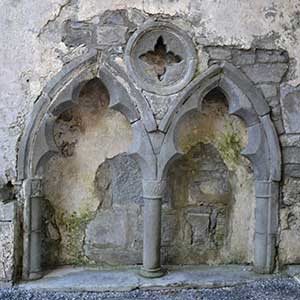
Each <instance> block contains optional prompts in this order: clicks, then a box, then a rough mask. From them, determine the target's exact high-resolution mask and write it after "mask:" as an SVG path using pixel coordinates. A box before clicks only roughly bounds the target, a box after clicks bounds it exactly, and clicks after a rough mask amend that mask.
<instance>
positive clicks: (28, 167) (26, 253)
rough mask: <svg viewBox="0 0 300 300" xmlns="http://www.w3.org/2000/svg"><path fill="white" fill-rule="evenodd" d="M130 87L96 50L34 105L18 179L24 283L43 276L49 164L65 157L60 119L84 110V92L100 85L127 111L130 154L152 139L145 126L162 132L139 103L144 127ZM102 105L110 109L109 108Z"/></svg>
mask: <svg viewBox="0 0 300 300" xmlns="http://www.w3.org/2000/svg"><path fill="white" fill-rule="evenodd" d="M124 82H127V77H126V75H125V74H124V73H122V70H120V69H118V67H117V66H116V65H114V63H113V62H111V61H109V59H107V60H105V62H103V61H101V62H99V55H98V53H97V51H96V50H90V51H89V52H88V53H87V54H85V55H83V56H81V57H79V58H77V59H75V60H74V61H72V62H71V63H69V64H68V65H66V66H65V67H64V68H63V69H62V71H61V72H60V73H59V74H58V75H57V76H56V77H54V79H52V80H51V81H50V82H49V84H48V85H47V86H46V87H45V89H44V90H43V92H42V94H41V95H40V97H39V98H38V99H37V101H36V103H35V104H34V108H33V112H32V114H31V116H30V121H29V123H28V125H27V126H26V129H25V131H24V133H23V136H22V138H21V141H20V144H19V151H18V180H19V182H20V185H21V187H22V188H21V192H20V198H21V199H20V200H21V203H23V215H20V218H21V222H22V224H23V240H22V244H23V254H22V278H23V279H25V280H30V279H37V278H40V277H41V276H42V275H43V270H42V226H43V225H42V214H43V209H42V205H41V203H42V202H43V201H42V200H43V199H44V197H45V194H44V189H43V185H44V175H45V172H46V168H48V165H47V163H48V162H49V160H50V158H51V157H53V156H54V155H55V154H60V153H61V149H58V146H60V145H58V144H57V140H55V136H54V129H55V125H56V124H57V119H58V118H60V117H61V116H62V115H63V114H66V113H67V112H68V111H70V110H71V109H74V108H76V107H77V108H78V107H80V106H79V100H80V98H81V97H82V96H81V93H82V91H87V90H86V89H87V88H89V87H91V88H93V85H94V86H97V87H96V89H99V88H100V89H102V90H103V93H104V94H107V95H106V96H105V95H104V100H103V101H104V102H105V101H107V100H108V101H109V108H112V109H114V110H116V111H119V112H121V114H122V115H124V116H125V118H126V119H127V121H128V122H129V124H130V125H131V128H132V132H133V136H132V138H130V139H129V140H128V141H123V142H125V144H126V143H130V142H132V145H133V147H131V148H130V149H128V151H127V153H128V154H129V155H130V154H132V156H134V157H135V158H138V157H139V155H138V154H137V153H135V152H136V151H135V150H136V149H135V148H136V147H137V145H139V144H142V143H143V140H144V137H147V134H146V133H145V132H146V128H145V127H147V128H148V130H153V128H155V127H156V124H155V122H154V119H153V115H152V113H151V112H150V111H149V110H147V108H143V106H144V107H145V103H143V102H142V101H139V105H140V106H141V107H142V108H141V111H142V116H143V119H144V120H147V121H146V122H144V123H146V125H145V126H144V124H143V123H141V115H140V113H139V111H138V110H137V108H136V105H135V104H134V103H133V102H132V101H131V99H130V97H129V95H128V90H130V83H128V85H126V89H125V88H124V86H123V83H124ZM133 93H134V92H133ZM137 98H138V96H137ZM102 104H103V106H106V103H102ZM100 106H101V104H100ZM91 109H93V108H91ZM94 109H95V107H94ZM100 109H101V107H100ZM86 121H89V120H86ZM91 122H92V120H91ZM112 126H115V124H112ZM112 130H113V129H112ZM94 138H95V137H94ZM131 139H132V140H131ZM126 150H127V149H126ZM95 155H96V154H95ZM79 176H80V174H79ZM79 181H80V180H79Z"/></svg>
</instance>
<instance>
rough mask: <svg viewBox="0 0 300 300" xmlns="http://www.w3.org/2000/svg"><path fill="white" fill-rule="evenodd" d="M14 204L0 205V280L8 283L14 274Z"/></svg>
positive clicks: (15, 228) (15, 229)
mask: <svg viewBox="0 0 300 300" xmlns="http://www.w3.org/2000/svg"><path fill="white" fill-rule="evenodd" d="M17 232H18V231H17V224H16V202H15V201H13V202H10V203H7V204H3V203H0V280H1V281H6V282H10V281H11V280H12V279H13V278H14V276H15V274H16V269H15V268H16V264H15V262H16V260H15V250H16V248H17V246H18V245H17V244H16V241H17V239H16V235H17Z"/></svg>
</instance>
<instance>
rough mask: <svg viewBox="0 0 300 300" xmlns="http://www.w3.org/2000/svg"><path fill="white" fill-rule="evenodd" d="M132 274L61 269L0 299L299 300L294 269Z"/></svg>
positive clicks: (3, 292) (298, 272)
mask: <svg viewBox="0 0 300 300" xmlns="http://www.w3.org/2000/svg"><path fill="white" fill-rule="evenodd" d="M137 270H138V269H135V268H132V269H131V270H128V269H126V270H125V269H124V270H113V271H112V270H110V271H109V270H99V269H92V268H88V269H87V268H71V267H68V268H61V269H58V270H55V271H52V272H50V273H49V274H48V275H47V276H45V277H44V278H43V279H41V280H38V281H34V282H30V283H20V284H18V285H17V286H15V287H14V288H3V289H0V300H4V299H12V300H14V299H24V300H27V299H28V300H29V299H30V300H40V299H45V300H48V299H49V300H62V299H66V300H71V299H72V300H94V299H103V300H104V299H107V300H109V299H110V300H129V299H136V300H158V299H159V300H169V299H174V300H192V299H193V300H194V299H195V300H215V299H225V300H226V299H233V300H235V299H236V300H240V299H241V300H242V299H243V300H244V299H249V300H250V299H251V300H252V299H253V300H254V299H255V300H256V299H258V300H260V299H264V300H271V299H272V300H277V299H280V300H284V299H287V300H292V299H293V300H296V299H297V300H298V299H300V267H298V266H293V267H290V268H289V269H288V270H287V274H286V275H280V276H279V275H274V276H261V275H255V274H254V273H252V272H251V270H250V269H249V268H248V267H242V266H226V267H206V266H198V267H184V268H183V267H182V268H180V269H179V268H175V269H170V271H169V273H168V274H167V275H166V276H165V277H163V278H160V279H154V280H153V279H152V280H147V279H143V278H141V277H139V276H138V275H137ZM112 291H114V292H112Z"/></svg>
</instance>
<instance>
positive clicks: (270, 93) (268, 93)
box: [259, 84, 278, 98]
mask: <svg viewBox="0 0 300 300" xmlns="http://www.w3.org/2000/svg"><path fill="white" fill-rule="evenodd" d="M259 87H260V89H261V90H262V92H263V95H264V96H265V98H270V97H275V96H277V94H278V88H277V86H276V85H275V84H261V85H259Z"/></svg>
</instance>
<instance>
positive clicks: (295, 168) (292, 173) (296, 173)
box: [283, 164, 300, 184]
mask: <svg viewBox="0 0 300 300" xmlns="http://www.w3.org/2000/svg"><path fill="white" fill-rule="evenodd" d="M283 172H284V175H285V176H287V177H295V178H300V164H285V165H284V168H283ZM299 184H300V183H299Z"/></svg>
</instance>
